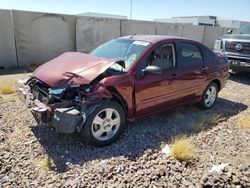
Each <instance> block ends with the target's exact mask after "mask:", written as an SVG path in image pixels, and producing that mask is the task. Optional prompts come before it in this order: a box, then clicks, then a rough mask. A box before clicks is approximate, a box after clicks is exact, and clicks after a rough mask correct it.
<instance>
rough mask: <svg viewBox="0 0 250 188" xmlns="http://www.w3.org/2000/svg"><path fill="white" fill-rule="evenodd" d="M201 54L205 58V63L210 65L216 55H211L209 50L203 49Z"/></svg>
mask: <svg viewBox="0 0 250 188" xmlns="http://www.w3.org/2000/svg"><path fill="white" fill-rule="evenodd" d="M202 51H203V54H204V56H205V59H206V62H208V63H211V62H213V61H215V58H216V54H215V53H213V52H212V51H211V50H208V49H206V48H205V47H202Z"/></svg>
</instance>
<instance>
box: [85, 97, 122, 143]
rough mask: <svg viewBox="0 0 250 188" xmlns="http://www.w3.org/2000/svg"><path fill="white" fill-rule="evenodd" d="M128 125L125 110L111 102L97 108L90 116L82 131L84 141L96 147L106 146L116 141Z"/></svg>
mask: <svg viewBox="0 0 250 188" xmlns="http://www.w3.org/2000/svg"><path fill="white" fill-rule="evenodd" d="M125 125H126V116H125V113H124V110H123V108H122V107H121V106H120V105H119V104H117V103H116V102H113V101H110V102H107V103H104V104H102V105H101V106H98V107H96V109H95V110H94V111H93V112H92V113H91V114H90V115H89V117H88V119H87V120H86V122H85V124H84V126H83V128H82V130H81V135H82V137H83V139H84V140H85V141H86V142H87V143H89V144H91V145H94V146H105V145H108V144H110V143H112V142H113V141H115V140H116V139H117V138H118V136H120V134H121V133H122V131H123V129H124V127H125Z"/></svg>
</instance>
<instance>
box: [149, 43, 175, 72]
mask: <svg viewBox="0 0 250 188" xmlns="http://www.w3.org/2000/svg"><path fill="white" fill-rule="evenodd" d="M147 61H148V63H147V64H148V65H154V66H158V67H160V68H161V69H163V70H164V69H169V68H172V67H174V66H175V50H174V45H173V44H172V43H168V44H162V45H160V46H159V47H157V48H156V49H155V50H154V51H153V52H152V53H151V54H150V55H149V57H148V59H147Z"/></svg>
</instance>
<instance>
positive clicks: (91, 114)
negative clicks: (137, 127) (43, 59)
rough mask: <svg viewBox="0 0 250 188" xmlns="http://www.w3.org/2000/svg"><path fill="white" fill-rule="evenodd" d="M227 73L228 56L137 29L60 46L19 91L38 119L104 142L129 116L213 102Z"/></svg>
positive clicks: (205, 106)
mask: <svg viewBox="0 0 250 188" xmlns="http://www.w3.org/2000/svg"><path fill="white" fill-rule="evenodd" d="M228 77H229V73H228V59H227V58H226V57H225V56H224V55H221V54H216V53H214V52H213V51H211V50H210V49H208V48H207V47H206V46H204V45H203V44H201V43H199V42H196V41H193V40H189V39H184V38H178V37H170V36H155V35H141V36H139V35H136V36H126V37H121V38H118V39H114V40H111V41H109V42H107V43H105V44H103V45H101V46H99V47H98V48H96V49H95V50H93V51H92V52H90V53H89V54H84V53H80V52H68V53H64V54H62V55H61V56H59V57H57V58H55V59H52V60H51V61H49V62H47V63H45V64H43V65H41V66H40V67H38V68H37V69H36V70H35V72H34V73H33V76H31V78H29V79H27V80H24V81H20V84H21V87H20V88H19V91H20V92H19V93H20V98H21V99H22V100H23V101H24V102H25V104H26V106H27V107H28V108H29V109H30V110H31V112H32V114H33V115H34V117H35V119H36V120H37V122H38V123H39V124H40V123H43V124H49V125H51V126H52V127H54V128H55V129H56V131H57V132H63V133H73V132H80V133H81V135H82V137H83V139H84V140H85V141H87V142H88V143H90V144H92V145H96V146H103V145H107V144H110V143H111V142H113V141H114V140H115V139H117V137H118V136H119V135H120V134H121V133H122V131H123V129H124V128H125V125H126V121H127V120H129V121H134V120H135V119H137V118H141V117H145V116H148V115H151V114H153V113H156V112H159V111H162V110H169V109H172V108H175V107H178V106H181V105H184V104H196V103H198V104H199V106H200V107H201V108H203V109H209V108H211V107H213V105H214V104H215V101H216V98H217V95H218V92H219V91H220V90H221V89H222V88H223V87H224V86H225V83H226V81H227V79H228Z"/></svg>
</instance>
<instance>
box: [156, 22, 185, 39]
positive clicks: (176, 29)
mask: <svg viewBox="0 0 250 188" xmlns="http://www.w3.org/2000/svg"><path fill="white" fill-rule="evenodd" d="M155 25H156V31H155V34H156V35H173V36H178V37H181V36H182V32H183V28H184V26H183V25H181V24H171V23H169V24H166V23H159V22H156V23H155Z"/></svg>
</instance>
